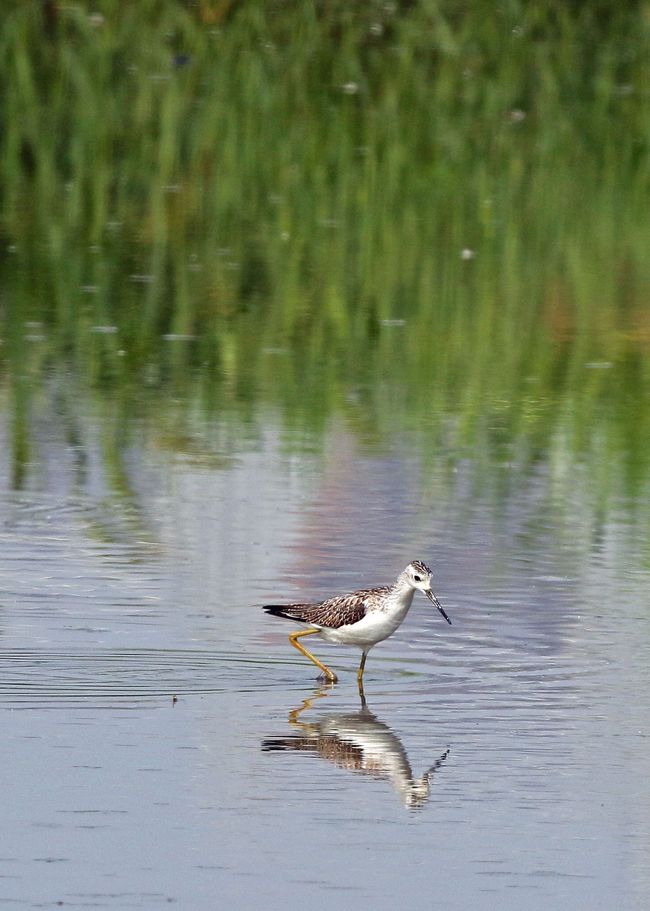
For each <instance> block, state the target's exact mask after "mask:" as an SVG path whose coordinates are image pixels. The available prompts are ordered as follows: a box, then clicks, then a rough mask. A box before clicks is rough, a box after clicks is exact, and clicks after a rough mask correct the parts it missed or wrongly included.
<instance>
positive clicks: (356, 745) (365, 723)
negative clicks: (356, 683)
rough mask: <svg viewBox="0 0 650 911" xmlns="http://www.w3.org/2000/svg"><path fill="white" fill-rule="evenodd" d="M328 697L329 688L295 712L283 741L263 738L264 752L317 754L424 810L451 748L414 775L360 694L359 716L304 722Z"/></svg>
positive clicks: (393, 738) (394, 737)
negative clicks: (384, 784)
mask: <svg viewBox="0 0 650 911" xmlns="http://www.w3.org/2000/svg"><path fill="white" fill-rule="evenodd" d="M327 695H328V687H320V688H319V689H318V690H316V692H315V693H314V694H313V695H312V696H310V697H308V698H307V699H305V700H304V701H303V703H302V705H301V706H299V707H298V708H296V709H293V711H291V712H290V713H289V724H291V725H292V726H293V727H295V728H297V729H298V730H297V731H296V732H295V733H293V734H291V735H289V736H286V737H269V738H266V739H265V740H263V741H262V751H264V752H283V751H289V750H294V751H296V752H302V753H309V754H310V755H312V756H319V757H320V758H321V759H325V760H327V761H328V762H332V763H334V765H336V766H338V767H339V768H341V769H348V770H349V771H351V772H359V773H361V774H363V775H366V776H369V777H372V778H375V779H381V780H385V781H388V782H390V784H391V785H392V786H393V788H394V790H395V791H396V792H397V794H398V795H399V797H400V798H401V801H402V803H403V804H404V806H405V807H406V808H407V809H418V808H420V807H422V806H423V805H424V804H425V803H426V801H427V800H428V798H429V794H430V787H431V779H432V776H433V774H434V773H435V772H436V771H437V770H438V769H439V768H440V767H441V766H442V764H443V763H444V762H445V760H446V759H447V757H448V756H449V748H447V749H446V750H445V751H444V752H443V753H442V754H441V755H440V756H439V757H438V758H437V759H436V760H435V762H433V763H432V765H430V766H429V768H428V769H427V770H426V771H425V772H424V773H423V774H422V775H420V776H419V777H416V776H415V775H414V774H413V769H412V768H411V764H410V762H409V759H408V756H407V754H406V750H405V749H404V746H403V744H402V741H401V740H400V739H399V737H398V736H397V735H396V734H395V733H394V732H393V731H392V730H391V729H390V728H389V727H388V725H386V724H384V723H383V722H382V721H379V719H378V718H377V716H376V715H375V714H374V712H371V711H370V709H369V708H368V704H367V702H366V699H365V697H364V695H363V692H361V693H360V696H361V708H360V710H359V711H357V712H336V713H331V714H328V715H325V716H324V717H322V718H321V719H320V720H318V721H304V720H302V718H301V715H302V713H303V712H305V711H307V710H308V709H310V708H311V707H312V705H313V704H314V702H316V700H318V699H322V698H323V697H325V696H327Z"/></svg>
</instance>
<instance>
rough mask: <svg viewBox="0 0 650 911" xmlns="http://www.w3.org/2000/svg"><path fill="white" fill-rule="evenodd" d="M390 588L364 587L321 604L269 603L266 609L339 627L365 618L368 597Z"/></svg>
mask: <svg viewBox="0 0 650 911" xmlns="http://www.w3.org/2000/svg"><path fill="white" fill-rule="evenodd" d="M387 591H388V589H379V588H371V589H363V590H362V591H358V592H352V594H351V595H338V596H337V597H335V598H328V599H327V601H323V602H322V603H321V604H282V605H280V604H277V605H276V604H267V605H265V607H264V610H265V611H267V613H269V614H274V615H275V616H276V617H287V618H288V619H289V620H298V621H299V622H301V623H311V624H313V625H314V626H325V627H327V628H328V629H339V627H341V626H348V625H349V624H350V623H358V622H359V620H363V618H364V617H365V616H366V613H367V611H368V606H367V605H368V599H370V600H372V598H373V597H381V596H382V595H383V594H384V593H385V592H387Z"/></svg>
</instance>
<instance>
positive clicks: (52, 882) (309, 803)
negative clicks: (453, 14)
mask: <svg viewBox="0 0 650 911" xmlns="http://www.w3.org/2000/svg"><path fill="white" fill-rule="evenodd" d="M84 420H85V421H86V428H87V429H89V430H91V429H92V428H93V426H94V420H95V418H94V417H93V416H92V415H86V416H85V418H84ZM265 428H266V430H265V432H264V434H262V435H261V436H260V437H259V438H258V440H257V442H256V443H255V445H247V446H242V448H241V450H240V451H238V452H237V453H236V457H235V458H233V459H232V460H231V461H230V462H229V463H228V467H227V468H224V467H223V466H218V465H215V464H213V463H211V462H210V461H209V460H202V459H200V458H195V457H193V458H189V457H186V456H183V455H182V454H178V453H176V454H174V453H170V452H165V451H164V450H161V449H160V448H157V447H156V446H155V445H153V443H152V441H151V439H150V438H148V437H147V435H146V433H142V434H141V435H140V436H137V435H136V439H135V441H134V442H132V444H131V450H130V455H129V458H128V460H127V466H128V470H127V475H128V485H127V489H128V495H125V496H124V498H123V500H122V501H120V500H119V498H117V499H116V497H115V496H114V495H112V494H111V490H110V486H109V485H108V484H107V481H106V477H105V472H104V469H103V468H102V460H101V458H100V457H99V454H98V452H97V451H96V449H95V448H94V446H93V444H92V443H90V444H88V446H87V448H86V459H85V460H84V465H85V468H84V471H83V473H81V472H80V468H79V462H78V461H75V460H74V459H71V458H70V457H69V456H70V451H69V447H68V446H66V444H65V442H64V441H61V440H60V439H58V436H57V433H56V431H55V429H54V424H53V425H52V426H51V427H49V429H48V422H47V419H45V426H44V428H43V427H42V428H41V432H42V440H41V443H42V448H41V455H40V456H39V458H37V459H36V458H35V459H34V462H33V464H31V465H30V467H29V470H28V472H27V480H26V483H25V485H24V487H23V489H22V490H21V491H20V492H16V491H10V490H9V485H8V484H6V485H5V487H4V492H3V493H2V502H1V504H0V505H1V508H2V512H1V516H2V518H1V520H0V543H1V545H2V553H3V573H2V596H1V612H0V623H1V635H2V639H1V646H0V657H1V659H2V676H1V678H0V700H1V709H2V724H3V731H4V736H3V738H2V746H1V748H0V749H1V754H2V755H1V762H2V768H3V770H4V776H5V782H7V784H6V785H5V808H4V814H3V816H4V825H3V835H2V846H1V847H0V900H1V901H2V902H4V903H6V904H8V905H9V904H15V905H17V906H21V905H22V906H26V907H49V906H52V905H53V904H54V903H56V902H59V903H63V905H72V906H74V907H79V908H90V907H119V908H131V907H133V908H152V909H153V908H160V907H161V905H162V904H163V903H167V902H169V903H178V904H179V905H180V906H181V907H187V908H192V909H201V908H212V907H214V903H215V901H216V900H218V901H219V903H220V904H223V903H224V902H230V903H231V905H232V906H233V907H241V908H243V907H250V906H251V905H252V904H253V903H255V902H260V901H263V902H264V905H265V907H268V908H278V909H279V908H284V907H286V906H287V904H288V903H291V902H295V901H300V902H305V903H308V904H309V905H310V906H311V907H314V908H325V907H329V906H331V904H332V902H333V901H334V902H337V903H339V904H340V905H341V906H343V907H350V906H351V905H352V904H353V903H355V904H357V903H363V904H367V905H370V904H372V906H373V907H375V908H379V909H383V908H386V909H388V908H393V907H394V906H395V903H396V902H404V903H408V905H409V906H410V907H413V908H429V907H431V903H432V902H436V903H440V904H441V905H443V906H444V907H447V908H451V909H466V908H468V907H473V908H479V909H492V908H495V907H499V908H513V909H514V908H517V909H521V908H525V909H538V908H539V909H542V908H544V909H547V908H549V907H566V908H578V907H584V908H590V909H598V908H609V907H611V906H612V905H615V906H616V907H619V908H623V909H635V908H643V907H647V904H648V900H649V899H650V876H649V875H648V872H647V869H648V866H647V856H648V848H649V847H650V798H649V792H648V787H647V781H648V775H649V772H650V759H649V758H648V757H649V756H650V751H649V750H648V732H649V730H650V727H649V722H650V710H649V709H648V705H647V700H646V694H647V692H648V689H649V684H650V670H649V668H650V627H649V625H648V620H647V586H648V572H647V569H644V564H643V554H642V552H641V544H640V543H638V539H637V538H636V537H635V535H634V528H633V527H632V524H631V521H630V519H629V516H630V514H631V513H630V510H629V508H628V506H629V504H626V503H625V502H621V503H620V509H615V510H613V511H612V512H611V513H610V514H609V518H608V520H607V521H605V522H594V521H593V512H592V511H591V505H592V504H591V503H590V500H589V494H588V491H585V490H584V489H580V488H579V485H578V484H577V485H576V490H575V504H572V503H566V502H565V503H563V504H562V508H561V509H557V510H554V509H552V508H549V507H548V497H547V494H546V485H547V479H546V478H545V477H544V476H543V475H542V474H540V475H539V476H532V477H529V478H528V479H527V481H526V483H525V484H523V485H521V486H519V487H517V488H516V490H515V489H513V494H512V495H511V496H508V497H506V498H501V499H499V500H497V501H495V500H494V498H493V497H492V496H491V495H490V494H489V493H488V492H485V491H482V490H481V489H480V488H479V489H477V488H476V485H474V484H472V483H470V477H469V473H468V474H467V475H465V474H464V470H463V468H462V467H461V468H460V470H459V471H458V472H457V473H456V475H455V476H454V477H453V479H452V481H451V483H449V481H448V479H443V478H442V477H440V476H437V475H436V474H435V472H434V473H433V475H432V473H431V469H430V468H429V469H427V470H426V472H424V469H423V466H422V464H421V463H420V461H419V460H418V458H417V457H416V456H414V455H413V451H412V449H409V447H408V446H407V445H403V444H394V445H393V446H390V447H387V448H386V449H384V450H381V451H379V452H378V451H376V450H375V451H373V452H368V451H364V450H363V449H361V448H360V446H359V444H357V443H355V442H354V440H353V439H352V438H351V436H350V435H349V434H348V433H347V432H346V431H345V430H344V429H343V428H341V427H338V426H332V427H331V429H330V430H329V431H328V433H327V436H326V440H325V446H324V448H323V450H322V451H321V452H318V453H310V452H302V453H297V450H296V447H295V446H292V445H291V440H290V439H288V438H287V435H286V432H283V431H282V430H281V429H280V425H279V423H278V422H277V420H276V418H275V417H274V415H273V414H272V413H270V414H268V415H267V416H266V420H265ZM87 438H88V439H90V440H92V439H93V435H92V433H90V432H89V433H88V435H87ZM3 452H4V453H5V458H6V452H7V449H6V447H3ZM43 453H47V458H44V457H43ZM506 470H507V469H506V468H504V471H506ZM8 474H9V470H8V466H7V464H6V462H5V464H4V465H3V467H2V475H3V476H5V477H6V476H8ZM423 476H426V478H427V484H426V485H423ZM578 505H579V506H580V508H578ZM414 557H418V558H421V559H424V560H426V561H427V562H430V563H432V564H433V566H434V575H435V584H434V587H435V589H436V592H437V594H438V596H439V597H440V599H441V601H442V603H443V604H444V606H445V608H446V609H447V611H448V613H449V614H450V616H451V617H452V620H453V626H451V627H448V626H447V625H446V624H445V623H443V622H442V621H441V620H440V618H439V616H438V614H437V612H435V611H433V610H432V609H431V607H430V605H429V604H428V602H427V601H426V600H425V599H424V598H420V597H416V600H415V601H414V605H413V608H412V610H411V612H410V614H409V616H408V618H407V620H406V622H405V624H404V625H403V626H402V628H401V629H400V630H399V631H398V633H397V634H396V635H395V636H394V637H393V638H392V639H391V640H389V641H388V642H386V643H383V644H382V645H381V646H379V647H378V648H377V649H376V650H375V651H373V652H372V653H371V655H370V657H369V659H368V665H367V670H366V692H365V695H366V698H367V705H366V706H363V705H362V704H361V703H360V699H359V696H358V694H357V689H356V681H355V673H354V672H355V668H356V664H357V662H358V654H357V653H356V652H355V651H348V650H346V649H337V648H335V647H333V646H331V645H328V644H326V643H317V645H316V646H315V647H314V650H315V651H316V652H317V654H319V655H320V656H322V657H323V658H324V659H325V660H326V661H327V662H328V663H331V664H332V666H333V667H335V668H336V670H337V671H338V672H340V678H341V682H340V683H339V684H338V685H337V686H335V687H329V688H327V687H323V686H319V684H318V683H317V681H316V680H315V678H314V673H313V670H312V668H311V666H309V665H308V664H307V663H306V662H304V661H303V660H302V659H301V658H300V657H299V656H298V655H296V654H294V653H293V650H291V649H290V647H289V645H288V642H287V638H286V635H287V633H288V632H289V631H290V628H291V627H290V626H288V625H286V624H284V623H282V622H280V621H278V620H275V619H274V618H270V617H267V616H265V615H263V614H262V612H261V611H260V610H259V605H260V604H261V603H264V601H266V600H267V599H269V598H272V599H274V600H278V599H280V598H288V599H289V598H292V599H293V598H299V597H318V596H324V595H326V594H330V593H334V592H338V591H344V590H346V589H349V588H352V587H355V586H362V585H368V584H374V583H380V582H385V581H389V580H390V579H391V577H392V576H394V575H395V574H396V573H397V572H398V571H399V570H400V569H401V568H402V567H403V566H404V565H405V564H406V562H408V560H410V559H411V558H414ZM426 773H428V775H427V774H426Z"/></svg>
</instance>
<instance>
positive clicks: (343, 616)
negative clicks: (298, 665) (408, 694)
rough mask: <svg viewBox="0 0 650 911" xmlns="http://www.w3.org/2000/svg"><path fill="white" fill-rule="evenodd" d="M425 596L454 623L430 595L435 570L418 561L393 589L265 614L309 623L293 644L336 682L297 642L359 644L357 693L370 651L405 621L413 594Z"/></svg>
mask: <svg viewBox="0 0 650 911" xmlns="http://www.w3.org/2000/svg"><path fill="white" fill-rule="evenodd" d="M416 590H417V591H421V592H423V593H424V594H425V595H426V596H427V598H428V599H429V601H431V603H432V604H433V605H435V607H437V608H438V610H439V611H440V613H441V614H442V616H443V617H444V618H445V620H446V621H447V623H451V620H450V619H449V617H448V616H447V614H446V613H445V611H444V609H443V607H442V604H441V603H440V602H439V601H438V599H437V598H436V596H435V595H434V593H433V592H432V591H431V570H430V569H429V567H428V566H426V564H424V563H421V562H420V560H414V561H413V562H412V563H409V565H408V566H407V567H406V569H405V570H404V571H403V572H401V573H400V574H399V576H398V577H397V579H396V580H395V582H393V584H392V585H382V586H380V587H379V588H367V589H361V590H360V591H356V592H351V593H350V594H349V595H338V596H337V597H335V598H328V599H327V600H326V601H321V602H320V604H284V605H283V604H265V605H264V610H265V611H266V612H267V613H269V614H273V615H274V616H275V617H285V618H286V619H288V620H296V621H298V622H299V623H305V624H306V625H307V626H308V627H309V629H305V630H299V631H298V632H295V633H291V634H290V636H289V642H290V643H291V644H292V645H293V646H294V648H297V649H298V651H299V652H302V654H303V655H304V656H305V657H306V658H309V660H310V661H312V662H313V663H314V664H315V665H316V667H318V668H320V670H321V671H322V672H323V674H324V675H325V676H326V677H327V679H328V680H329V681H331V682H332V683H336V681H337V679H338V678H337V676H336V674H335V673H334V671H332V670H330V668H328V667H327V665H325V664H323V662H322V661H319V660H318V658H317V657H316V656H315V655H312V653H311V652H309V651H307V649H306V648H305V647H304V645H302V643H301V642H299V641H298V640H299V639H301V638H302V637H303V636H315V635H320V637H321V638H322V639H325V640H327V642H336V643H342V644H344V645H355V646H356V647H357V648H360V649H361V664H360V665H359V670H358V671H357V681H358V683H359V689H362V687H363V671H364V668H365V666H366V658H367V657H368V652H369V651H370V649H371V648H372V647H373V646H374V645H377V643H378V642H382V640H384V639H388V637H389V636H392V635H393V633H394V632H395V630H396V629H397V628H398V626H400V624H401V623H402V621H403V620H404V618H405V617H406V615H407V613H408V610H409V607H410V606H411V602H412V601H413V595H414V594H415V592H416Z"/></svg>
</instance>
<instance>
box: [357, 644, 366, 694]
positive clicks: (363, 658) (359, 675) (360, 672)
mask: <svg viewBox="0 0 650 911" xmlns="http://www.w3.org/2000/svg"><path fill="white" fill-rule="evenodd" d="M367 657H368V656H367V655H366V653H365V652H363V654H362V655H361V664H360V665H359V670H358V671H357V683H358V684H359V690H360V691H363V669H364V668H365V666H366V658H367Z"/></svg>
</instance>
